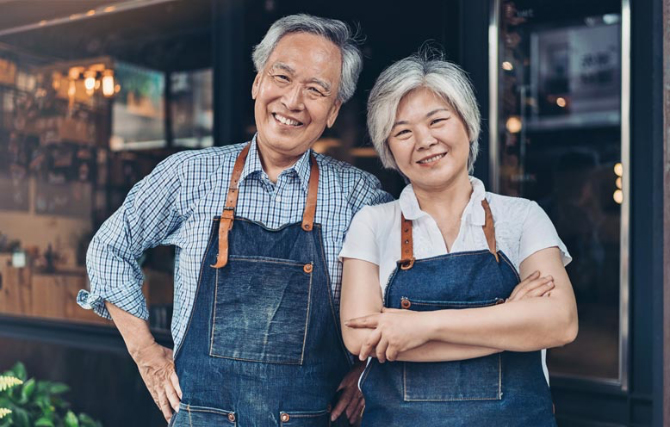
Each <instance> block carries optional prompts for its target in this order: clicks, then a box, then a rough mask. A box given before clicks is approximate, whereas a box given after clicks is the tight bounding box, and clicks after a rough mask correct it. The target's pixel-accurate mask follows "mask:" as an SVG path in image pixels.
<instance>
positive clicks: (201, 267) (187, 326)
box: [173, 218, 218, 360]
mask: <svg viewBox="0 0 670 427" xmlns="http://www.w3.org/2000/svg"><path fill="white" fill-rule="evenodd" d="M213 221H214V222H216V221H217V219H216V218H214V219H213ZM214 235H218V233H214V224H212V229H211V230H210V232H209V241H208V242H207V247H206V248H205V253H204V255H203V256H202V258H203V261H202V262H201V263H200V277H199V278H198V286H197V287H196V288H195V297H194V298H193V306H192V307H191V314H190V316H189V318H188V324H187V325H186V329H185V330H184V335H183V336H182V339H181V342H180V343H179V347H178V348H176V349H175V352H174V353H173V360H177V356H178V355H179V353H180V352H181V348H182V346H183V345H184V341H185V340H186V336H187V335H188V331H189V329H190V328H191V322H192V321H193V316H194V311H195V302H196V300H197V298H198V291H200V284H201V283H202V276H203V273H204V269H205V261H206V260H207V254H208V253H209V247H210V246H211V244H212V239H213V238H214Z"/></svg>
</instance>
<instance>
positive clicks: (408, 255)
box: [398, 199, 500, 270]
mask: <svg viewBox="0 0 670 427" xmlns="http://www.w3.org/2000/svg"><path fill="white" fill-rule="evenodd" d="M482 207H483V208H484V215H485V222H484V226H483V227H482V228H483V229H484V236H486V243H487V244H488V247H489V251H490V252H491V254H493V256H494V257H495V258H496V262H500V257H499V256H498V250H497V247H496V232H495V228H494V225H493V215H492V214H491V208H490V207H489V202H487V201H486V199H484V200H482ZM400 216H401V227H402V228H401V230H400V236H401V241H400V251H401V256H402V258H401V259H400V261H398V262H399V263H400V268H401V269H402V270H409V269H410V268H412V267H413V266H414V261H415V258H414V242H413V240H412V221H411V220H408V219H405V215H403V214H401V215H400Z"/></svg>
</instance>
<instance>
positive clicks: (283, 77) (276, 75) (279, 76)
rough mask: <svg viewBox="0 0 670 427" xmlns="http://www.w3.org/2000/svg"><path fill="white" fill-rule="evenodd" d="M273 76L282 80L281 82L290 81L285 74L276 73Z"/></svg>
mask: <svg viewBox="0 0 670 427" xmlns="http://www.w3.org/2000/svg"><path fill="white" fill-rule="evenodd" d="M273 77H274V78H275V80H277V81H280V82H288V81H289V78H288V76H285V75H283V74H275V75H274V76H273Z"/></svg>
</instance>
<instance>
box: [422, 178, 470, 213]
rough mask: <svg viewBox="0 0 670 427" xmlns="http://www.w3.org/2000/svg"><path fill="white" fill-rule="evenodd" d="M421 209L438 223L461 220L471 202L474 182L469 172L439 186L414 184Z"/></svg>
mask: <svg viewBox="0 0 670 427" xmlns="http://www.w3.org/2000/svg"><path fill="white" fill-rule="evenodd" d="M412 188H413V189H414V194H415V195H416V199H417V201H418V202H419V207H421V210H422V211H424V212H426V213H428V214H429V215H430V216H432V217H433V219H435V220H436V221H437V222H438V223H441V222H442V221H441V220H447V221H449V222H451V221H457V222H460V219H461V215H462V214H463V211H464V210H465V207H466V206H467V205H468V202H470V196H471V195H472V184H471V183H470V178H469V177H468V174H467V173H463V174H459V176H458V177H457V178H455V179H454V180H452V181H450V182H448V183H446V184H444V185H442V186H439V187H422V186H420V185H419V186H417V185H414V184H412Z"/></svg>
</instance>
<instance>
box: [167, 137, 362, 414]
mask: <svg viewBox="0 0 670 427" xmlns="http://www.w3.org/2000/svg"><path fill="white" fill-rule="evenodd" d="M247 153H248V146H247V147H246V148H245V149H244V150H243V151H242V152H241V153H240V155H239V157H238V159H237V162H236V166H235V168H234V170H233V175H232V177H231V185H230V188H229V193H228V200H227V202H226V208H225V209H224V212H223V214H222V216H221V217H215V218H214V220H213V224H212V229H211V232H210V237H209V243H208V246H207V250H206V253H205V256H204V259H203V261H202V266H201V270H200V279H199V282H198V289H197V291H196V298H195V303H194V307H193V311H192V315H191V319H190V320H189V326H188V329H187V331H186V335H185V337H184V340H183V342H182V345H181V346H180V347H179V348H178V349H177V350H176V352H175V367H176V372H177V375H178V377H179V384H180V386H181V389H182V392H183V396H182V401H181V405H180V410H179V412H178V413H177V414H175V415H174V416H173V419H172V420H171V425H173V426H179V427H182V426H196V427H200V426H207V427H209V426H243V427H247V426H263V427H265V426H314V427H321V426H329V425H330V413H329V412H330V403H331V400H332V399H333V397H334V395H335V393H336V389H337V386H338V385H339V383H340V381H341V380H342V378H343V377H344V376H345V375H346V373H347V372H348V371H349V368H350V363H349V358H348V356H347V353H345V348H344V344H343V342H342V340H341V334H340V330H339V321H338V317H337V315H336V311H335V305H334V302H333V298H332V294H331V287H330V279H329V275H328V270H327V266H326V259H325V255H324V248H323V243H322V238H321V225H320V224H314V223H313V219H314V211H315V208H316V193H317V189H318V175H319V174H318V166H317V164H316V160H315V159H314V158H313V157H311V163H312V169H311V172H310V183H309V192H308V196H307V203H306V207H305V213H304V216H303V222H302V223H295V224H289V225H285V226H283V227H281V228H279V229H276V230H275V229H268V228H266V227H265V226H263V225H262V224H259V223H257V222H253V221H250V220H247V219H244V218H240V217H235V216H234V207H235V205H236V201H237V184H238V181H239V177H240V174H241V171H242V169H243V166H244V160H245V158H246V155H247ZM233 222H234V226H233ZM342 418H346V417H342Z"/></svg>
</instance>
